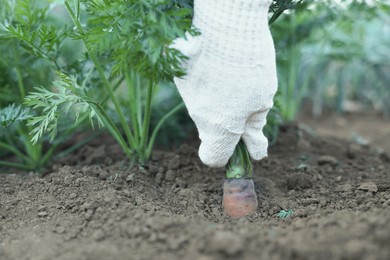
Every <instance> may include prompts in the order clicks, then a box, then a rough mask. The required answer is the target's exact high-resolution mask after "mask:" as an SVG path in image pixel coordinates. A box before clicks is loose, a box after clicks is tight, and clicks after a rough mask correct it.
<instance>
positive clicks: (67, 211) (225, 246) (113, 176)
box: [0, 126, 390, 260]
mask: <svg viewBox="0 0 390 260" xmlns="http://www.w3.org/2000/svg"><path fill="white" fill-rule="evenodd" d="M120 158H121V156H120V152H119V149H118V147H117V146H116V145H111V144H109V145H100V146H97V147H91V146H90V147H85V148H83V149H82V150H81V151H80V152H79V153H78V154H76V155H75V156H73V157H70V158H68V160H67V161H64V162H58V163H57V165H55V167H53V170H52V172H51V173H50V174H47V175H46V176H44V177H42V178H40V177H38V176H36V175H34V174H24V175H20V174H19V175H0V259H2V260H3V259H4V260H8V259H15V260H16V259H17V260H24V259H26V260H27V259H30V260H33V259H72V260H75V259H86V260H87V259H93V260H95V259H97V260H98V259H203V260H209V259H316V260H317V259H326V260H329V259H353V260H357V259H384V260H385V259H386V260H387V259H390V246H389V241H390V178H389V174H390V157H389V155H388V154H386V153H384V152H382V151H380V150H378V149H376V148H374V147H373V146H370V145H357V144H355V143H351V142H347V141H344V140H343V139H335V138H330V137H327V138H323V137H321V136H315V135H311V134H309V133H308V132H307V131H306V130H303V129H299V128H297V127H295V126H290V127H286V128H284V129H283V131H282V133H281V135H280V138H279V139H278V142H277V144H276V145H275V146H274V147H272V148H271V150H270V156H269V158H268V159H265V160H263V161H261V162H258V163H256V164H255V174H254V176H255V177H254V181H255V185H256V191H257V195H258V200H259V208H258V210H257V213H256V214H255V215H253V216H251V217H248V218H244V219H241V220H231V219H229V218H227V217H225V216H223V213H222V212H223V211H222V208H221V202H222V184H223V181H224V170H223V169H210V168H207V167H205V166H203V165H202V164H201V162H200V161H199V159H198V157H197V154H196V146H193V145H183V146H181V147H180V148H179V149H177V150H176V151H175V152H156V153H155V154H154V155H153V158H152V160H151V162H150V163H149V165H148V166H147V167H144V168H140V167H137V166H134V167H129V166H128V164H127V162H126V161H122V160H121V159H120ZM65 163H66V164H68V165H67V166H64V164H65ZM282 209H285V210H288V209H292V210H293V211H294V213H293V214H292V215H291V216H290V217H288V218H286V219H281V218H278V217H277V213H278V212H279V211H280V210H282Z"/></svg>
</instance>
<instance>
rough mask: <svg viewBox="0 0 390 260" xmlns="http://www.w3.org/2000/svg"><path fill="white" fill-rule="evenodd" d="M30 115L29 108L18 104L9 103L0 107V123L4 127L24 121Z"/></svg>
mask: <svg viewBox="0 0 390 260" xmlns="http://www.w3.org/2000/svg"><path fill="white" fill-rule="evenodd" d="M30 117H31V114H30V110H29V109H27V108H24V107H22V106H20V105H18V106H17V105H15V104H11V105H9V106H6V107H5V108H3V109H0V125H1V126H2V127H4V128H5V127H8V126H10V125H12V124H13V123H15V122H22V121H25V120H27V119H29V118H30ZM0 134H1V133H0Z"/></svg>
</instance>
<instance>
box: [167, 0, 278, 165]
mask: <svg viewBox="0 0 390 260" xmlns="http://www.w3.org/2000/svg"><path fill="white" fill-rule="evenodd" d="M271 2H272V1H271V0H213V1H209V0H195V2H194V20H193V26H194V27H195V28H197V29H198V30H199V31H200V33H201V34H200V35H199V36H193V37H192V36H190V35H187V37H186V39H177V40H176V41H175V42H174V43H173V45H172V47H173V48H176V49H178V50H180V51H181V52H182V53H183V54H185V55H186V56H188V57H189V60H188V61H186V62H185V64H184V66H185V68H186V69H187V74H186V76H184V77H182V78H175V83H176V85H177V88H178V90H179V92H180V95H181V96H182V98H183V100H184V103H185V104H186V106H187V109H188V111H189V114H190V116H191V118H192V119H193V120H194V122H195V124H196V126H197V128H198V132H199V137H200V139H201V141H202V143H201V145H200V148H199V157H200V159H201V160H202V161H203V162H204V163H205V164H207V165H209V166H213V167H221V166H224V165H225V164H226V163H227V162H228V160H229V158H230V157H231V155H232V154H233V151H234V149H235V147H236V145H237V143H238V141H239V140H240V138H242V139H243V140H244V142H245V144H246V146H247V148H248V151H249V154H250V155H251V157H252V158H253V159H255V160H260V159H262V158H264V157H266V156H267V147H268V140H267V139H266V137H265V136H264V135H263V132H262V130H263V127H264V126H265V124H266V116H267V113H268V111H269V109H270V108H271V107H272V106H273V97H274V94H275V92H276V90H277V76H276V64H275V49H274V44H273V41H272V37H271V33H270V31H269V28H268V9H269V6H270V4H271Z"/></svg>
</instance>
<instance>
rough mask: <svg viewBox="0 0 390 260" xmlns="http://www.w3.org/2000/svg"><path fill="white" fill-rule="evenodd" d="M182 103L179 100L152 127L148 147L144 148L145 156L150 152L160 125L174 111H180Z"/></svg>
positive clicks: (147, 156)
mask: <svg viewBox="0 0 390 260" xmlns="http://www.w3.org/2000/svg"><path fill="white" fill-rule="evenodd" d="M184 106H185V105H184V103H183V102H181V103H180V104H178V105H177V106H175V107H174V108H172V110H171V111H169V112H168V113H167V114H166V115H165V116H163V117H162V118H161V119H160V121H159V122H158V123H157V125H156V127H155V128H154V129H153V132H152V135H151V136H150V140H149V144H148V149H147V150H146V158H149V156H150V155H151V154H152V149H153V145H154V142H155V140H156V136H157V134H158V131H159V130H160V128H161V127H162V125H163V124H164V123H165V121H166V120H167V119H168V118H170V117H171V116H172V115H174V114H175V113H176V112H178V111H180V110H181V109H182V108H183V107H184Z"/></svg>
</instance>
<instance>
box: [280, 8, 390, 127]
mask: <svg viewBox="0 0 390 260" xmlns="http://www.w3.org/2000/svg"><path fill="white" fill-rule="evenodd" d="M389 17H390V12H389V5H388V4H386V3H384V2H376V3H375V4H369V3H367V2H365V1H360V2H357V1H352V2H343V3H342V4H339V3H335V2H332V1H324V2H312V1H304V2H302V3H301V4H299V5H298V6H296V8H295V10H294V12H291V13H287V14H286V15H284V16H283V17H281V18H280V19H279V21H278V22H277V23H275V24H274V25H273V26H272V33H273V36H274V41H275V44H276V49H277V63H278V77H279V90H280V95H279V96H278V97H277V99H278V101H279V103H280V111H281V115H282V118H283V119H284V120H286V121H291V120H295V119H296V115H297V114H298V112H299V111H300V109H301V106H302V103H303V102H305V101H310V102H311V103H312V104H313V114H314V115H316V116H318V115H320V114H321V111H322V108H323V106H324V105H325V104H327V105H330V106H332V107H335V109H336V110H337V111H339V112H343V111H344V110H345V101H346V100H348V99H349V100H351V99H352V100H357V101H359V102H364V103H366V104H368V105H371V106H372V107H374V108H375V107H376V108H379V109H381V111H383V112H384V113H389V112H388V111H390V110H389V105H388V98H389V97H390V91H389V90H388V88H387V87H386V86H387V85H388V82H389V77H388V76H386V75H387V73H385V72H386V71H388V69H389V64H388V61H389V57H388V53H390V51H389V47H388V46H390V45H389V42H388V39H389V37H386V35H388V30H389V27H388V26H387V24H388V23H387V22H386V21H388V20H389ZM367 86H370V87H367Z"/></svg>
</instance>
